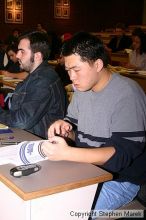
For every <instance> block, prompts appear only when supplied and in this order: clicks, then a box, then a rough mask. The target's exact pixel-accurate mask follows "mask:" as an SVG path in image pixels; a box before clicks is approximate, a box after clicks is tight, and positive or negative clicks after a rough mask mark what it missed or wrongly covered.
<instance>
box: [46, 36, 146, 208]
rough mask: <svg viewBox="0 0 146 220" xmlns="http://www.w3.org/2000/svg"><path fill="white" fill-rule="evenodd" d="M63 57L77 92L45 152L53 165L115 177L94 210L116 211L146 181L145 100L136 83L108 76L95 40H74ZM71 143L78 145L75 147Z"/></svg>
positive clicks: (51, 130)
mask: <svg viewBox="0 0 146 220" xmlns="http://www.w3.org/2000/svg"><path fill="white" fill-rule="evenodd" d="M62 55H63V56H64V59H65V67H66V69H67V70H68V73H69V76H70V79H71V80H72V82H73V84H74V86H75V87H76V90H75V92H74V95H73V98H72V100H71V103H70V104H69V107H68V112H67V115H66V117H65V118H64V120H58V121H56V122H55V123H53V124H52V125H51V126H50V128H49V130H48V138H49V141H48V142H45V143H44V144H43V146H42V150H43V152H44V154H45V155H46V156H47V157H48V159H49V160H54V161H59V160H67V161H76V162H85V163H93V164H96V165H98V166H101V167H102V168H103V169H106V170H108V171H109V172H111V173H113V176H114V178H113V180H112V181H107V182H105V183H103V186H102V188H101V191H100V194H99V197H98V198H95V202H96V206H95V210H103V209H104V210H106V209H107V210H113V209H117V208H119V207H121V206H122V205H124V204H127V203H128V202H130V201H131V200H132V199H134V198H135V196H136V195H137V192H138V191H139V188H140V184H141V183H144V182H145V181H146V175H143V173H144V172H146V166H141V164H145V165H146V159H145V158H146V156H144V157H143V154H144V152H145V155H146V149H145V129H146V96H145V94H144V92H143V90H142V89H141V87H140V86H139V85H138V84H137V83H136V82H135V81H134V80H131V79H130V78H127V77H124V76H121V75H120V74H116V73H113V74H112V73H111V72H110V71H109V70H108V68H107V65H108V57H107V53H106V51H105V48H104V45H103V43H102V42H101V40H100V39H98V38H97V37H96V36H93V35H91V34H88V33H78V34H76V35H74V36H73V37H72V38H71V39H70V40H68V41H66V42H65V43H64V45H63V47H62ZM58 135H59V136H58ZM61 136H62V137H61ZM67 137H69V138H72V139H73V140H75V145H74V147H71V145H70V144H68V143H67V142H66V138H67ZM139 161H141V163H140V162H139ZM135 171H136V172H135Z"/></svg>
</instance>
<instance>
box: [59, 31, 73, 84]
mask: <svg viewBox="0 0 146 220" xmlns="http://www.w3.org/2000/svg"><path fill="white" fill-rule="evenodd" d="M71 37H72V34H70V33H65V34H63V35H62V36H61V42H62V44H63V43H64V42H65V41H67V40H69V39H70V38H71ZM57 62H58V64H57V65H56V67H55V70H56V72H57V73H58V75H59V77H60V78H61V80H62V83H63V85H64V86H66V85H68V84H71V83H72V82H71V80H70V78H69V75H68V72H67V71H66V69H65V65H64V57H63V56H62V55H61V54H59V57H58V59H57Z"/></svg>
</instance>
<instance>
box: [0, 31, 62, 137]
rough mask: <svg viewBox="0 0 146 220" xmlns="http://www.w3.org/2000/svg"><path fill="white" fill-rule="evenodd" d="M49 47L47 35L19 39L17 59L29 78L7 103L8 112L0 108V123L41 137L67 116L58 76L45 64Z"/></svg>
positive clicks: (18, 87) (24, 36) (31, 35)
mask: <svg viewBox="0 0 146 220" xmlns="http://www.w3.org/2000/svg"><path fill="white" fill-rule="evenodd" d="M49 53H50V48H49V43H48V38H47V36H46V34H44V33H41V32H30V33H26V34H24V35H22V36H21V37H20V39H19V44H18V52H17V55H16V57H17V59H18V60H19V63H20V68H22V69H23V70H25V71H26V72H28V73H29V74H28V76H27V77H26V78H25V79H24V80H23V81H22V82H20V83H19V84H18V85H17V87H16V89H15V91H14V93H13V96H12V97H11V100H10V109H9V110H3V109H2V108H0V122H1V123H4V124H6V125H8V126H10V127H17V128H21V129H25V130H27V131H29V132H31V133H33V134H35V135H38V136H40V137H42V138H46V137H47V129H48V127H49V126H50V124H52V122H54V121H55V120H57V119H61V118H63V117H64V115H65V113H66V95H65V90H64V88H63V85H62V83H61V80H60V79H59V77H58V74H57V73H56V72H55V70H54V69H52V68H51V67H50V66H49V64H48V58H49Z"/></svg>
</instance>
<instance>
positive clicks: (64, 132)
mask: <svg viewBox="0 0 146 220" xmlns="http://www.w3.org/2000/svg"><path fill="white" fill-rule="evenodd" d="M71 131H72V125H71V124H70V123H69V122H66V121H63V120H58V121H56V122H54V123H53V124H52V125H51V126H50V127H49V129H48V138H49V139H50V138H52V137H54V136H55V135H59V136H62V137H68V136H69V133H70V132H71Z"/></svg>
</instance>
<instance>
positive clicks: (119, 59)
mask: <svg viewBox="0 0 146 220" xmlns="http://www.w3.org/2000/svg"><path fill="white" fill-rule="evenodd" d="M110 58H111V62H112V65H120V63H128V61H129V55H128V54H127V53H126V52H125V53H124V52H116V53H111V54H110Z"/></svg>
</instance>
